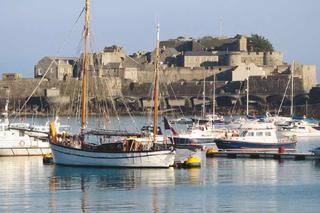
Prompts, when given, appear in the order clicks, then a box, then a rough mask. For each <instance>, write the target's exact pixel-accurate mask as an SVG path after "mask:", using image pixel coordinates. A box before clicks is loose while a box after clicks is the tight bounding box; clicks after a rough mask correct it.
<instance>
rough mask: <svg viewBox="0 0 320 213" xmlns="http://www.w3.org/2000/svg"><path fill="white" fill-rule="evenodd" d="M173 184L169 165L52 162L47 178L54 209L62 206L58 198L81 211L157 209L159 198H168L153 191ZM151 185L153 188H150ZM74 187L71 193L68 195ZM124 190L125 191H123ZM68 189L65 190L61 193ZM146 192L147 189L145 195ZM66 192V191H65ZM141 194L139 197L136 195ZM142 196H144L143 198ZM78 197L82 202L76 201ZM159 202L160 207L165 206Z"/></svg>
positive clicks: (173, 179) (167, 201) (51, 205)
mask: <svg viewBox="0 0 320 213" xmlns="http://www.w3.org/2000/svg"><path fill="white" fill-rule="evenodd" d="M174 185H175V173H174V169H173V168H169V169H116V168H106V169H102V168H95V167H65V166H55V167H54V169H53V171H52V175H51V177H50V181H49V188H50V192H51V193H50V194H51V199H50V204H49V205H50V207H51V210H53V211H59V210H61V209H60V208H61V207H60V206H57V205H56V204H57V203H59V202H60V201H59V200H60V199H64V202H66V201H67V200H69V202H67V203H70V205H71V206H73V205H75V206H73V207H74V208H75V209H78V210H79V206H80V207H81V209H82V211H83V212H87V211H88V212H90V211H92V210H94V211H95V210H105V209H108V210H109V211H112V209H113V210H115V211H118V210H121V209H122V210H126V211H129V210H130V209H135V208H139V209H140V208H142V209H149V210H150V209H154V210H155V211H157V209H158V208H159V207H158V202H159V200H163V199H165V200H166V201H161V202H166V203H168V204H169V203H170V201H169V200H167V199H168V198H166V197H165V196H163V193H161V196H159V197H158V196H156V197H154V195H157V194H158V192H157V191H158V190H165V188H168V187H169V188H171V187H174ZM150 188H151V189H152V190H151V191H150ZM70 191H74V193H73V194H74V197H72V196H70V193H69V192H70ZM124 191H127V192H125V194H124ZM64 192H67V193H64ZM145 193H148V194H149V193H150V195H148V196H146V195H145ZM66 194H68V195H66ZM141 197H142V198H143V199H141V200H139V198H141ZM144 199H147V201H146V200H144ZM79 201H80V202H81V203H80V204H79ZM163 205H167V204H164V203H162V204H161V208H167V207H164V206H163Z"/></svg>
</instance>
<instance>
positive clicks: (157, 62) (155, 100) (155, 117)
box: [153, 24, 160, 143]
mask: <svg viewBox="0 0 320 213" xmlns="http://www.w3.org/2000/svg"><path fill="white" fill-rule="evenodd" d="M159 69H160V25H159V24H157V44H156V57H155V69H154V72H155V77H154V90H153V104H154V105H153V107H154V112H153V142H154V143H156V142H157V133H158V127H157V122H158V96H159V91H158V90H159V79H158V78H159Z"/></svg>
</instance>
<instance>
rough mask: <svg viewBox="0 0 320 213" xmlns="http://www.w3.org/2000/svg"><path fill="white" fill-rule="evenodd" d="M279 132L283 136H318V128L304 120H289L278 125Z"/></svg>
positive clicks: (319, 132) (319, 134)
mask: <svg viewBox="0 0 320 213" xmlns="http://www.w3.org/2000/svg"><path fill="white" fill-rule="evenodd" d="M279 133H280V134H281V135H283V136H293V135H295V136H296V137H320V130H318V129H315V128H314V125H313V124H309V123H308V122H306V121H291V122H287V123H286V125H282V126H280V127H279Z"/></svg>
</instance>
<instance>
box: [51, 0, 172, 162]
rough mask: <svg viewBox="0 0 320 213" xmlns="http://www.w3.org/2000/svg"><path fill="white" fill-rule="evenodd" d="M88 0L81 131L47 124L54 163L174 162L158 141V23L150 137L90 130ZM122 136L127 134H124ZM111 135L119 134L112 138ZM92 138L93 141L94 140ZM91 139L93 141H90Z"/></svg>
mask: <svg viewBox="0 0 320 213" xmlns="http://www.w3.org/2000/svg"><path fill="white" fill-rule="evenodd" d="M88 36H89V0H86V1H85V27H84V37H85V39H84V53H83V57H84V58H83V66H82V67H83V74H82V98H81V99H82V106H81V131H80V133H79V134H75V135H70V134H57V132H56V127H55V124H54V123H51V124H50V134H49V136H50V137H49V141H50V146H51V149H52V153H53V160H54V162H55V163H56V164H62V165H72V166H108V167H142V168H144V167H155V168H157V167H161V168H168V167H170V166H172V165H173V163H174V159H175V150H174V149H173V148H172V147H167V146H166V145H165V144H159V143H157V116H158V115H157V112H158V88H159V85H158V78H159V69H160V63H159V62H160V52H159V49H160V48H159V26H158V27H157V48H156V63H155V78H154V124H153V137H152V138H150V139H151V140H148V141H147V142H145V143H143V142H140V141H137V138H139V135H138V134H132V133H128V132H124V131H107V130H102V131H101V130H100V131H89V130H87V129H86V122H87V121H86V117H87V78H88V76H87V75H88V51H87V50H88ZM123 136H126V137H125V138H123ZM111 138H118V140H116V142H111V141H112V139H111ZM94 140H95V141H94ZM93 142H94V143H93Z"/></svg>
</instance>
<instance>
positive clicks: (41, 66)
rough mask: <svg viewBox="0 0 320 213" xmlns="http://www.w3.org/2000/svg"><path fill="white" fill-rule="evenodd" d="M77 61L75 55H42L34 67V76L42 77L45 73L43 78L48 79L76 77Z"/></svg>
mask: <svg viewBox="0 0 320 213" xmlns="http://www.w3.org/2000/svg"><path fill="white" fill-rule="evenodd" d="M78 62H79V58H77V57H51V56H46V57H43V58H42V59H40V60H39V61H38V63H37V64H36V65H35V67H34V77H35V78H42V77H43V75H45V73H47V74H46V76H45V78H47V79H50V80H60V81H61V80H65V79H67V78H72V77H76V73H77V69H78V67H79V66H78Z"/></svg>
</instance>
